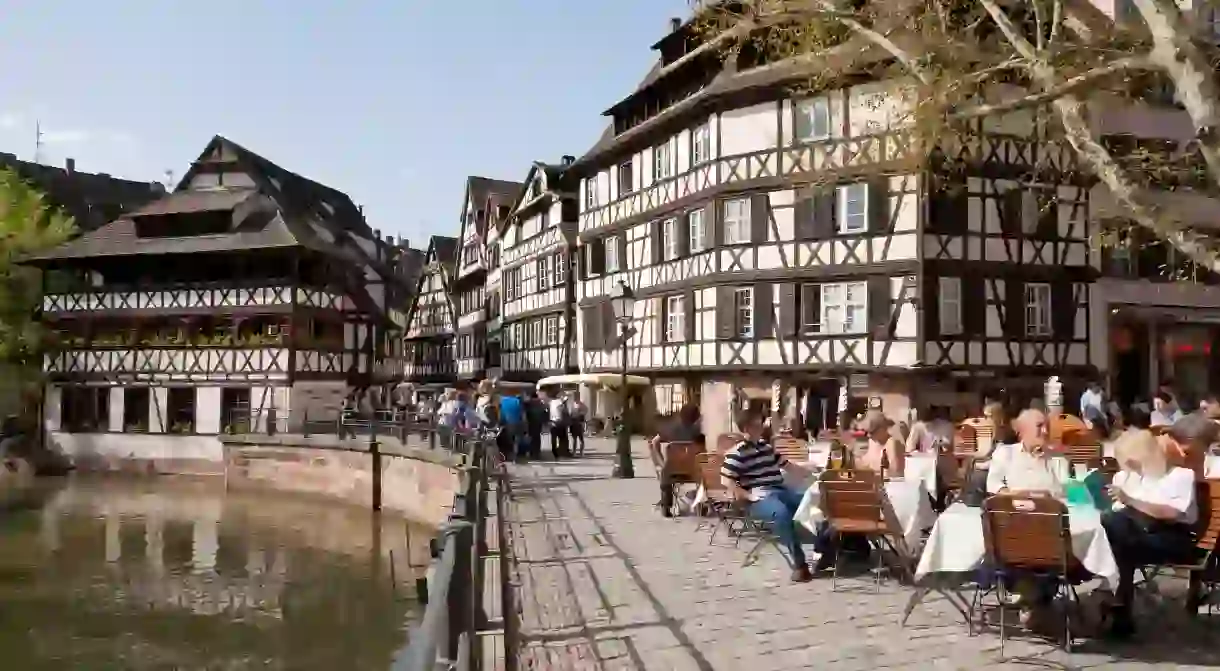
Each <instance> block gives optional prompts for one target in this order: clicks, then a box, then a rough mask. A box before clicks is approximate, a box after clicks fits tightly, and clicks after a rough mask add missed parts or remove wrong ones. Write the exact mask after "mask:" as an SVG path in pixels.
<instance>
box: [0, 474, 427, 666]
mask: <svg viewBox="0 0 1220 671" xmlns="http://www.w3.org/2000/svg"><path fill="white" fill-rule="evenodd" d="M5 498H7V500H6V501H5V502H4V503H5V505H4V506H3V507H2V508H0V668H2V669H13V670H14V671H17V670H21V671H44V670H45V671H59V670H60V669H63V670H67V669H72V670H77V669H87V670H89V671H108V670H111V669H114V670H119V669H134V670H144V669H148V670H153V669H157V670H160V669H183V670H185V669H192V670H193V669H217V670H224V671H238V670H245V669H285V670H293V671H297V670H300V671H313V670H318V671H322V670H326V671H338V670H347V669H352V670H363V669H370V670H373V671H381V670H384V669H389V668H390V666H391V663H392V660H393V658H394V656H395V654H396V653H397V652H398V651H399V650H400V649H401V648H403V647H404V646H405V644H406V639H407V629H408V628H409V627H410V626H411V625H412V624H413V623H414V622H415V621H417V618H418V617H420V616H421V615H422V605H421V604H419V603H418V602H417V601H416V600H415V585H414V580H415V577H416V576H417V575H422V573H421V572H422V571H423V570H424V568H423V567H424V566H426V564H427V562H428V548H427V545H428V537H429V532H428V530H427V529H423V528H420V527H416V526H413V525H411V524H409V523H407V522H406V521H405V520H402V519H398V518H393V517H382V518H380V520H378V519H376V518H374V516H373V515H372V513H370V512H369V511H367V510H359V509H352V508H349V507H346V506H343V505H339V504H333V503H327V502H325V501H317V500H311V499H302V498H298V497H294V496H290V495H279V494H271V493H241V492H225V491H224V486H223V484H221V483H181V482H174V481H164V482H162V481H157V482H152V481H134V480H131V481H129V480H89V479H83V478H69V479H65V480H58V481H50V482H40V483H39V485H38V486H37V487H36V488H34V489H31V490H27V491H23V492H21V493H20V494H12V493H11V492H10V493H9V494H7V495H6V497H5Z"/></svg>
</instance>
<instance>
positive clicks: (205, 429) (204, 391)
mask: <svg viewBox="0 0 1220 671" xmlns="http://www.w3.org/2000/svg"><path fill="white" fill-rule="evenodd" d="M195 433H220V387H197V388H196V389H195Z"/></svg>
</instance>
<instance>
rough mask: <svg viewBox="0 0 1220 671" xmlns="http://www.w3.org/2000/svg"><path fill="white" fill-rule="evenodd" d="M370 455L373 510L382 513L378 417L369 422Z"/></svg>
mask: <svg viewBox="0 0 1220 671" xmlns="http://www.w3.org/2000/svg"><path fill="white" fill-rule="evenodd" d="M369 454H370V455H371V456H372V460H373V466H372V468H373V510H374V511H378V512H380V511H381V447H380V446H379V445H378V444H377V416H376V414H374V416H373V419H372V421H370V422H369Z"/></svg>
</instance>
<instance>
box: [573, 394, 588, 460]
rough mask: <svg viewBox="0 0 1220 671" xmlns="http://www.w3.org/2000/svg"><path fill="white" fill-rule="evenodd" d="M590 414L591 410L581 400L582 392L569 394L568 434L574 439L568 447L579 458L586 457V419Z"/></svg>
mask: <svg viewBox="0 0 1220 671" xmlns="http://www.w3.org/2000/svg"><path fill="white" fill-rule="evenodd" d="M588 414H589V408H588V406H586V405H585V403H584V401H582V400H580V392H575V393H572V394H568V433H569V434H570V435H571V437H572V438H571V441H570V442H569V443H568V446H569V447H570V448H571V450H572V451H573V452H575V453H576V456H578V457H583V456H585V418H586V417H587V416H588ZM578 444H579V447H577V445H578Z"/></svg>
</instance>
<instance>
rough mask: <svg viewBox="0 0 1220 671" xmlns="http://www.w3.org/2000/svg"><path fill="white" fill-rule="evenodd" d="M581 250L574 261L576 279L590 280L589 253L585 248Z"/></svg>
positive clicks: (575, 255)
mask: <svg viewBox="0 0 1220 671" xmlns="http://www.w3.org/2000/svg"><path fill="white" fill-rule="evenodd" d="M579 249H580V251H578V252H577V253H576V254H574V255H573V256H574V257H575V258H574V259H573V261H575V267H574V268H573V270H574V271H575V275H576V279H578V280H582V281H583V280H587V279H589V258H588V254H589V252H588V251H586V250H585V249H584V248H579Z"/></svg>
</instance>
